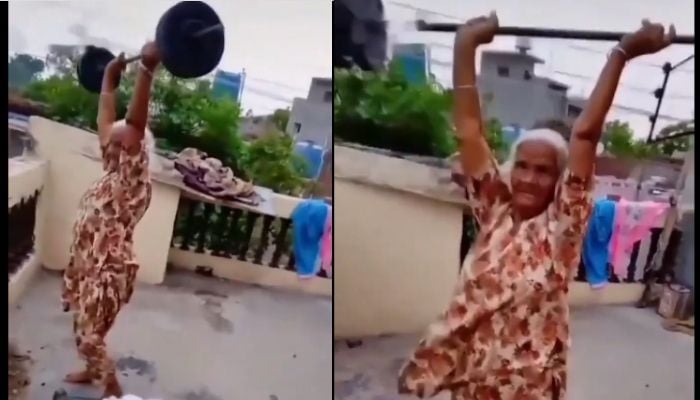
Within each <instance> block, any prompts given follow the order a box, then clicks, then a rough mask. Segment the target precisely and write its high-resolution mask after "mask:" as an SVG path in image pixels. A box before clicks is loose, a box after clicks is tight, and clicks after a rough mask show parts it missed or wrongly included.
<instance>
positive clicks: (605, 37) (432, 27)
mask: <svg viewBox="0 0 700 400" xmlns="http://www.w3.org/2000/svg"><path fill="white" fill-rule="evenodd" d="M461 25H462V24H456V23H451V22H426V21H424V20H417V21H416V29H417V30H418V31H424V32H425V31H430V32H457V29H458V28H459V27H460V26H461ZM628 33H629V32H606V31H576V30H568V29H546V28H521V27H517V26H502V27H499V28H498V30H497V31H496V34H497V35H508V36H530V37H542V38H550V39H581V40H600V41H611V42H617V41H620V39H622V37H623V36H624V35H627V34H628ZM673 43H674V44H695V36H691V35H678V36H676V38H675V39H674V40H673Z"/></svg>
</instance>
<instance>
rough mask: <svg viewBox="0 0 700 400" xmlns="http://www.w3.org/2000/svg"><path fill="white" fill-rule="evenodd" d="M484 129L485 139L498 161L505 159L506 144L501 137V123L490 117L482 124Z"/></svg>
mask: <svg viewBox="0 0 700 400" xmlns="http://www.w3.org/2000/svg"><path fill="white" fill-rule="evenodd" d="M484 127H485V130H486V141H487V142H488V143H489V147H490V148H491V151H492V152H493V154H494V156H495V157H496V159H497V160H498V161H503V160H505V157H506V156H507V154H506V152H507V151H508V144H507V143H506V141H505V139H504V138H503V125H502V124H501V122H500V121H499V120H498V119H496V118H491V119H489V120H488V121H486V123H485V124H484Z"/></svg>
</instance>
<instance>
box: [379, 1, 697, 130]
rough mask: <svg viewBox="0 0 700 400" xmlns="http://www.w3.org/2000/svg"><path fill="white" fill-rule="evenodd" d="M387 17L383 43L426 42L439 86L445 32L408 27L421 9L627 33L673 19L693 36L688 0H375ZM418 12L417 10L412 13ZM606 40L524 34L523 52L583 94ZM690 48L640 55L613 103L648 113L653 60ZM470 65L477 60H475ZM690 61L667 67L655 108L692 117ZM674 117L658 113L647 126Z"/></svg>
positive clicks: (656, 80) (673, 57) (431, 16)
mask: <svg viewBox="0 0 700 400" xmlns="http://www.w3.org/2000/svg"><path fill="white" fill-rule="evenodd" d="M383 1H384V4H385V13H386V18H387V19H388V21H389V40H390V42H400V43H415V42H421V43H428V44H430V47H431V56H432V61H433V62H432V72H433V73H434V74H435V75H436V77H437V79H438V80H439V81H440V83H441V84H443V85H445V86H451V67H452V44H453V41H454V35H453V34H450V33H432V32H431V33H425V32H416V31H415V28H414V27H413V21H414V20H415V19H416V15H417V14H418V15H421V16H423V18H426V17H427V19H428V20H430V21H434V22H462V21H466V20H467V19H469V18H473V17H476V16H479V15H486V14H488V13H489V12H490V11H491V10H495V11H496V13H497V14H498V17H499V21H500V24H501V26H521V27H540V28H558V29H580V30H605V31H625V32H627V31H632V30H636V29H637V28H639V27H640V26H641V20H642V19H643V18H649V19H650V20H651V21H652V22H659V23H663V24H666V25H667V24H670V23H674V24H675V26H676V31H677V33H678V34H685V35H694V34H695V30H694V23H695V20H694V16H693V15H694V10H693V8H694V5H693V0H666V1H658V0H615V1H609V0H586V1H574V0H527V1H522V0H469V1H466V0H383ZM417 10H418V11H417ZM514 46H515V38H513V37H496V39H495V40H494V42H493V43H491V44H490V45H488V46H485V47H484V48H488V49H499V50H514ZM613 46H614V43H610V42H592V41H579V40H554V39H536V38H534V39H532V50H531V52H532V53H533V54H534V55H536V56H538V57H540V58H542V59H544V60H545V63H544V65H540V66H538V68H537V69H536V70H535V72H536V73H537V74H538V75H540V76H546V77H549V78H552V79H555V80H557V81H559V82H562V83H564V84H567V85H569V86H570V89H569V95H575V96H584V97H585V96H587V95H588V94H589V93H590V91H591V90H592V88H593V85H594V83H595V79H596V78H597V75H598V73H599V72H600V69H601V68H602V66H603V64H604V62H605V60H606V57H607V53H608V51H609V50H610V49H611V48H612V47H613ZM692 54H693V47H692V46H682V45H672V46H670V47H669V48H667V49H665V50H663V51H662V52H660V53H657V54H655V55H651V56H645V57H640V58H639V59H636V60H633V61H632V62H631V63H629V64H628V66H627V67H626V69H625V71H624V73H623V76H622V81H621V86H620V88H619V89H618V92H617V95H616V98H615V101H614V103H615V104H617V105H619V106H625V107H632V108H634V109H641V110H645V111H648V112H649V113H653V111H654V109H655V107H656V98H654V96H653V95H652V94H651V92H652V91H653V90H654V89H656V88H658V87H659V86H660V85H661V83H662V81H663V73H662V72H661V67H660V66H661V65H662V64H663V63H665V62H671V63H672V64H675V63H677V62H679V61H681V60H683V59H684V58H686V57H688V56H689V55H692ZM477 63H478V60H477ZM694 71H695V69H694V62H693V61H691V62H689V63H686V64H685V65H684V66H682V67H680V68H679V69H677V70H675V71H674V72H673V73H672V74H671V77H670V79H669V83H668V87H667V90H666V96H665V97H664V100H663V103H662V106H661V109H660V113H661V114H664V115H669V116H673V117H676V118H680V119H692V118H693V115H694V114H693V110H694V101H693V98H694V95H695V92H694V79H695V75H694ZM608 119H621V120H623V121H627V122H628V123H630V125H631V126H632V128H633V129H634V132H635V136H637V137H640V138H642V137H643V138H645V137H646V136H647V135H648V134H649V128H650V123H649V120H648V117H647V116H646V115H643V114H640V113H638V112H628V111H625V110H624V109H622V108H613V109H612V110H611V112H610V113H609V114H608ZM672 122H674V121H673V120H663V119H661V118H659V121H658V123H657V127H656V128H655V132H658V129H660V127H663V126H665V125H666V124H670V123H672Z"/></svg>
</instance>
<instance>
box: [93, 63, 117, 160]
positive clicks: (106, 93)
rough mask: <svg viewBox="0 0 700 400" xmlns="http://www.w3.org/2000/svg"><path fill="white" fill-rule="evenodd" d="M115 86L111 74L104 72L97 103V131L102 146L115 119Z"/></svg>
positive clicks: (105, 142) (107, 139)
mask: <svg viewBox="0 0 700 400" xmlns="http://www.w3.org/2000/svg"><path fill="white" fill-rule="evenodd" d="M116 86H117V85H116V84H115V82H114V78H113V77H112V75H111V74H109V73H107V72H105V74H104V77H103V78H102V90H101V91H100V99H99V102H98V105H97V133H98V137H99V139H100V145H102V146H104V145H106V144H107V142H109V134H110V128H111V127H112V124H113V123H114V121H115V120H116V119H117V104H116V103H117V102H116V98H115V96H116V93H115V92H116Z"/></svg>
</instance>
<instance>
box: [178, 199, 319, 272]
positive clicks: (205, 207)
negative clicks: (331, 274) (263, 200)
mask: <svg viewBox="0 0 700 400" xmlns="http://www.w3.org/2000/svg"><path fill="white" fill-rule="evenodd" d="M292 241H293V235H292V221H291V220H290V219H288V218H281V217H276V216H271V215H263V214H259V213H256V212H253V211H249V210H243V209H239V208H230V207H225V206H221V205H215V204H212V203H207V202H204V201H200V200H194V199H191V198H187V197H184V196H183V197H181V198H180V205H179V209H178V212H177V216H176V218H175V229H174V231H173V239H172V242H171V246H172V247H175V248H179V249H180V250H186V251H193V252H195V253H201V254H204V253H208V254H210V255H212V256H216V257H223V258H229V259H232V260H238V261H242V262H248V263H252V264H255V265H258V266H260V267H266V268H276V269H283V270H287V271H296V269H295V260H294V252H293V250H292V243H293V242H292ZM318 276H319V277H321V278H328V276H327V274H326V272H325V271H324V270H323V269H321V270H320V271H319V273H318Z"/></svg>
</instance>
